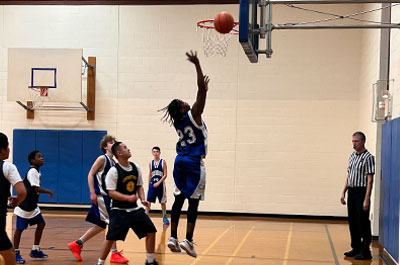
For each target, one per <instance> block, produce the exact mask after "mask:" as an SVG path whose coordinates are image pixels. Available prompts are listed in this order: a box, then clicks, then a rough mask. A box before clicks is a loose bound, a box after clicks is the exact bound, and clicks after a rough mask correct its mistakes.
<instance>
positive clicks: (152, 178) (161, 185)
mask: <svg viewBox="0 0 400 265" xmlns="http://www.w3.org/2000/svg"><path fill="white" fill-rule="evenodd" d="M151 152H152V153H153V157H154V159H153V160H152V161H151V162H150V164H149V191H148V192H147V201H148V202H149V205H148V206H147V207H146V213H147V214H149V212H150V208H151V203H155V202H156V198H158V201H159V202H160V204H161V210H162V215H163V224H164V226H165V227H166V226H168V225H169V221H168V218H167V206H166V203H167V190H166V186H165V179H166V178H167V162H165V160H164V159H161V158H160V154H161V149H160V147H158V146H154V147H153V148H152V149H151Z"/></svg>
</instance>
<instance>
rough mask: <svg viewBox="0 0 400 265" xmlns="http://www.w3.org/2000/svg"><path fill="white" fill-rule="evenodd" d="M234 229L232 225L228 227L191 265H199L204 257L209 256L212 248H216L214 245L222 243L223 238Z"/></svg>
mask: <svg viewBox="0 0 400 265" xmlns="http://www.w3.org/2000/svg"><path fill="white" fill-rule="evenodd" d="M232 227H233V225H231V226H230V227H228V228H227V229H226V230H225V231H224V232H223V233H222V234H220V235H219V236H218V237H217V238H216V239H215V240H214V242H212V243H211V245H209V246H208V247H207V248H206V249H205V250H204V251H203V252H202V253H201V255H200V256H198V257H197V259H196V260H194V261H193V262H192V263H190V265H195V264H197V263H198V262H199V261H200V260H201V258H202V257H203V256H205V255H206V254H207V252H208V251H209V250H210V249H211V248H212V247H214V245H215V244H217V242H218V241H220V240H221V238H222V237H223V236H224V235H225V234H226V233H227V232H228V231H229V230H231V228H232Z"/></svg>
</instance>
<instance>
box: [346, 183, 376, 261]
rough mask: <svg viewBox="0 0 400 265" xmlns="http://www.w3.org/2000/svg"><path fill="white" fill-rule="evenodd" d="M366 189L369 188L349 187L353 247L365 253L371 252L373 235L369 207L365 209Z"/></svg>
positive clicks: (349, 211)
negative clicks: (370, 246)
mask: <svg viewBox="0 0 400 265" xmlns="http://www.w3.org/2000/svg"><path fill="white" fill-rule="evenodd" d="M366 191H367V188H348V198H347V214H348V216H349V228H350V237H351V247H352V249H354V250H355V251H357V252H360V253H363V254H367V253H370V250H369V245H370V244H371V237H372V236H371V222H370V220H369V209H368V211H364V210H363V202H364V198H365V193H366Z"/></svg>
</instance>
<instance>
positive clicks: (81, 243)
mask: <svg viewBox="0 0 400 265" xmlns="http://www.w3.org/2000/svg"><path fill="white" fill-rule="evenodd" d="M75 242H76V244H78V245H79V246H82V245H83V241H82V239H78V240H76V241H75Z"/></svg>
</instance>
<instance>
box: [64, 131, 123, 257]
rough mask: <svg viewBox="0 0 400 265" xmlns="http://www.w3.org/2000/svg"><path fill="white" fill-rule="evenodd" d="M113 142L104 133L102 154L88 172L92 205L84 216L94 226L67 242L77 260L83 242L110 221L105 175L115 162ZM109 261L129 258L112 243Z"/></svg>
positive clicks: (101, 142)
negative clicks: (112, 149)
mask: <svg viewBox="0 0 400 265" xmlns="http://www.w3.org/2000/svg"><path fill="white" fill-rule="evenodd" d="M114 143H115V137H114V136H112V135H105V136H104V137H103V139H102V140H101V141H100V149H101V151H102V152H103V153H104V154H103V155H101V156H99V157H98V158H97V159H96V161H95V162H94V163H93V165H92V168H91V169H90V171H89V174H88V185H89V190H90V200H91V201H92V206H91V208H90V210H89V212H88V214H87V216H86V221H88V222H90V223H92V224H94V226H93V227H91V228H89V230H87V231H86V233H85V234H84V235H82V236H81V237H80V238H79V239H78V240H76V241H73V242H71V243H69V244H68V247H69V249H70V250H71V252H72V254H73V255H74V256H75V257H76V258H77V259H78V260H79V261H81V260H82V257H81V251H82V248H83V244H84V243H85V242H86V241H88V240H89V239H91V238H92V237H94V236H95V235H97V234H98V233H100V232H102V231H104V229H105V228H106V226H107V225H108V224H109V222H110V217H109V215H110V211H111V208H110V202H111V198H110V196H109V195H108V192H107V189H106V185H105V177H106V175H107V173H108V171H109V170H110V168H111V167H112V166H114V164H115V162H114V160H113V154H112V151H111V147H112V146H113V144H114ZM110 261H111V262H113V263H127V262H128V261H129V260H128V259H127V258H125V257H124V256H122V250H121V251H118V250H117V245H116V243H114V244H113V245H112V247H111V259H110Z"/></svg>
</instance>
